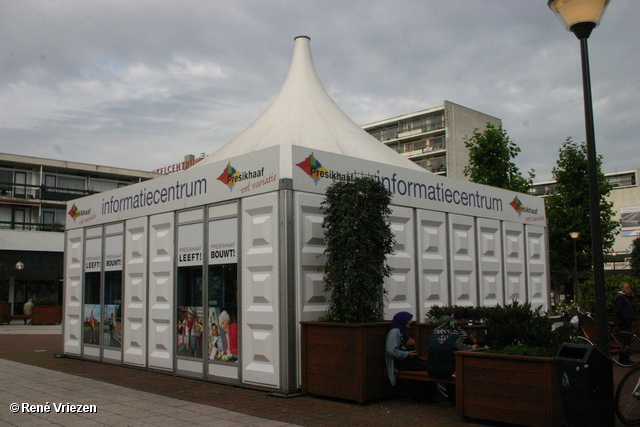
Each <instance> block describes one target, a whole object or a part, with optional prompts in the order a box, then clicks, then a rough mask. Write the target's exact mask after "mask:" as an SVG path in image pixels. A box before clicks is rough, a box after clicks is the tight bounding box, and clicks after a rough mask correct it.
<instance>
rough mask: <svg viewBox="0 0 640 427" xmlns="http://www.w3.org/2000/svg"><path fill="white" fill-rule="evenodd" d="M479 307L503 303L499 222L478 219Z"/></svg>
mask: <svg viewBox="0 0 640 427" xmlns="http://www.w3.org/2000/svg"><path fill="white" fill-rule="evenodd" d="M477 226H478V281H479V287H478V293H479V298H480V300H479V305H482V306H486V307H489V306H494V305H496V304H502V303H503V302H504V291H503V272H502V232H501V229H500V221H497V220H493V219H484V218H478V221H477Z"/></svg>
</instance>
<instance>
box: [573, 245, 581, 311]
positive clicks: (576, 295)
mask: <svg viewBox="0 0 640 427" xmlns="http://www.w3.org/2000/svg"><path fill="white" fill-rule="evenodd" d="M571 240H573V298H574V301H580V291H579V287H578V249H577V248H576V240H578V238H577V237H572V238H571Z"/></svg>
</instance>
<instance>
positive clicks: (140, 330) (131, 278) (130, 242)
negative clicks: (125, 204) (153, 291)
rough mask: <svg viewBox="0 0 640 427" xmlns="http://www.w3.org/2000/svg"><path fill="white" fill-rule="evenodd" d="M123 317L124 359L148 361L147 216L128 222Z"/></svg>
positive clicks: (131, 362)
mask: <svg viewBox="0 0 640 427" xmlns="http://www.w3.org/2000/svg"><path fill="white" fill-rule="evenodd" d="M124 246H125V248H124V262H125V264H124V319H123V323H124V324H123V330H122V345H123V350H124V363H125V364H129V365H136V366H145V365H146V351H145V350H146V347H147V346H146V317H147V313H146V305H147V217H143V218H136V219H132V220H129V221H127V222H126V224H125V244H124Z"/></svg>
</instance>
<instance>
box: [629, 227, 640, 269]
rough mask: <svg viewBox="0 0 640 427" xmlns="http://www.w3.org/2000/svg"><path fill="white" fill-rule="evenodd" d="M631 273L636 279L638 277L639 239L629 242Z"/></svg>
mask: <svg viewBox="0 0 640 427" xmlns="http://www.w3.org/2000/svg"><path fill="white" fill-rule="evenodd" d="M630 264H631V271H633V274H634V275H635V276H636V277H640V237H636V238H635V239H634V240H633V242H631V262H630Z"/></svg>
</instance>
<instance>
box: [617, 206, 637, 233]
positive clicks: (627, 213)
mask: <svg viewBox="0 0 640 427" xmlns="http://www.w3.org/2000/svg"><path fill="white" fill-rule="evenodd" d="M620 219H621V220H622V229H621V230H620V231H621V232H622V235H623V236H640V206H629V207H624V208H621V209H620Z"/></svg>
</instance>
